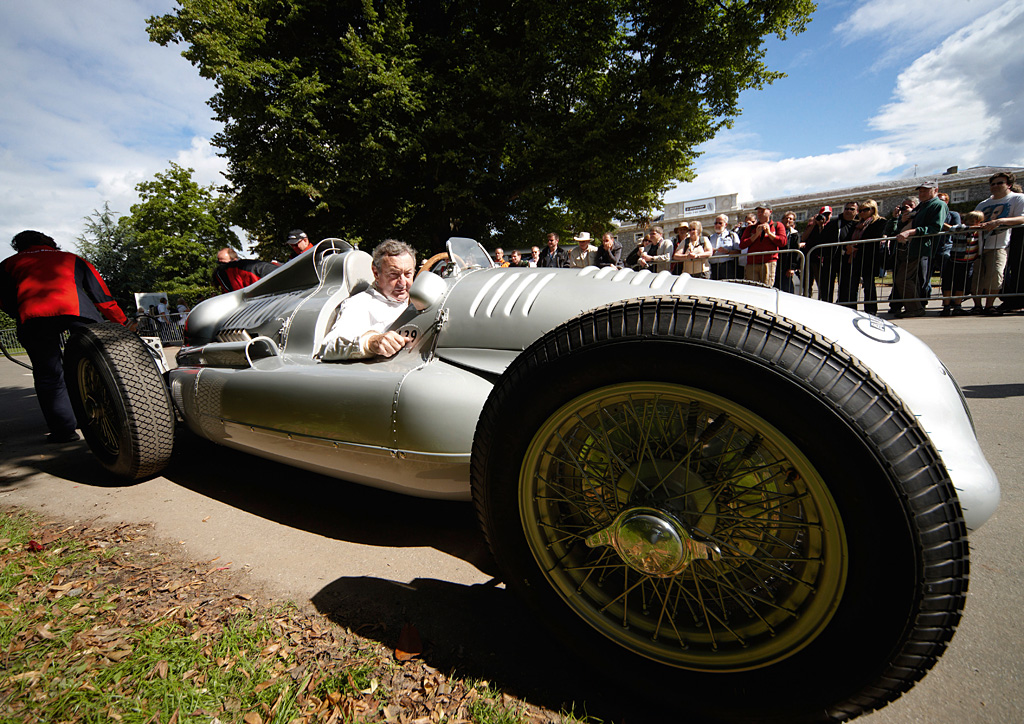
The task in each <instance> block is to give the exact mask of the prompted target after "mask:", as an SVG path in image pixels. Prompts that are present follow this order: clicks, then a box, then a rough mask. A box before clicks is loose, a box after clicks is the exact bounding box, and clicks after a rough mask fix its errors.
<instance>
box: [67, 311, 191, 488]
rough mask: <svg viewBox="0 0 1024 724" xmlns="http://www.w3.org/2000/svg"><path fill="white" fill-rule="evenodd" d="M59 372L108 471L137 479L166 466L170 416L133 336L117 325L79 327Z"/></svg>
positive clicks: (155, 374)
mask: <svg viewBox="0 0 1024 724" xmlns="http://www.w3.org/2000/svg"><path fill="white" fill-rule="evenodd" d="M64 370H65V378H66V380H67V384H68V393H69V394H70V396H71V405H72V407H73V408H74V411H75V416H76V417H77V418H78V423H79V425H80V427H81V429H82V433H83V435H84V436H85V439H86V441H87V442H88V443H89V447H90V449H91V450H92V452H93V454H94V455H95V456H96V458H97V459H98V460H99V461H100V463H102V465H103V466H104V467H105V468H107V470H109V471H110V472H112V473H113V474H114V475H117V476H118V477H121V478H127V479H129V480H139V479H142V478H145V477H148V476H150V475H154V474H156V473H158V472H160V471H161V470H163V468H165V467H166V466H167V463H168V462H169V461H170V457H171V451H172V448H173V445H174V412H173V409H172V407H171V400H170V396H169V395H168V393H167V388H166V386H165V385H164V383H163V379H162V378H161V376H160V371H159V369H158V368H157V366H156V363H155V362H154V361H153V358H152V356H151V354H150V352H149V350H148V349H147V347H146V345H145V343H144V342H143V341H142V340H141V339H139V337H138V336H137V335H135V334H132V333H131V332H129V331H128V330H127V329H125V328H124V327H121V326H119V325H116V324H93V325H89V326H85V327H81V328H78V329H77V330H76V331H75V332H74V333H73V334H72V335H71V336H70V337H69V338H68V342H67V344H66V345H65V347H64Z"/></svg>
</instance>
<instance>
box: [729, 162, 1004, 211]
mask: <svg viewBox="0 0 1024 724" xmlns="http://www.w3.org/2000/svg"><path fill="white" fill-rule="evenodd" d="M999 171H1011V172H1013V174H1014V175H1015V176H1019V175H1020V174H1021V173H1022V172H1024V168H1019V167H1015V166H975V167H973V168H969V169H966V170H964V171H953V170H952V169H950V170H949V171H947V172H946V173H943V174H936V175H926V176H912V177H910V178H901V179H892V180H889V181H876V182H875V183H872V184H865V185H863V186H851V187H849V188H843V189H832V190H829V191H817V192H814V193H810V194H797V195H796V196H781V197H778V198H773V199H762V200H760V201H750V202H748V203H744V204H742V208H743V209H748V208H749V209H752V208H754V207H755V206H756V205H757V204H762V203H765V202H768V204H769V205H772V206H818V205H819V204H820V203H821V202H825V201H831V200H833V199H836V198H841V199H860V198H863V197H864V196H869V195H879V194H883V195H891V194H894V193H897V192H899V191H900V190H901V189H915V188H917V185H918V184H920V183H923V182H925V181H938V183H939V188H940V189H943V188H955V187H957V186H962V185H969V184H972V183H975V182H977V181H980V180H987V179H988V178H989V176H991V175H992V174H994V173H998V172H999Z"/></svg>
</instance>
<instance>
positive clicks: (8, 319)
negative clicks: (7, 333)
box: [0, 309, 17, 329]
mask: <svg viewBox="0 0 1024 724" xmlns="http://www.w3.org/2000/svg"><path fill="white" fill-rule="evenodd" d="M16 324H17V322H16V321H15V320H14V317H12V316H11V315H9V314H7V312H5V311H3V310H2V309H0V329H12V328H13V327H14V326H15V325H16Z"/></svg>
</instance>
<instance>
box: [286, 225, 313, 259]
mask: <svg viewBox="0 0 1024 724" xmlns="http://www.w3.org/2000/svg"><path fill="white" fill-rule="evenodd" d="M288 246H290V247H291V248H292V257H296V256H298V255H299V254H301V253H303V252H305V251H309V250H310V249H312V248H313V245H312V244H310V243H309V237H308V236H306V232H305V231H303V230H302V229H292V230H291V231H289V232H288Z"/></svg>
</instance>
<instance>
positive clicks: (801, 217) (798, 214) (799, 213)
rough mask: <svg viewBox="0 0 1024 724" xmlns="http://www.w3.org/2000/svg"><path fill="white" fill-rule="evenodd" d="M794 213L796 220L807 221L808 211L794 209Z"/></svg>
mask: <svg viewBox="0 0 1024 724" xmlns="http://www.w3.org/2000/svg"><path fill="white" fill-rule="evenodd" d="M793 213H794V214H796V220H797V221H807V212H806V211H794V212H793Z"/></svg>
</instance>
